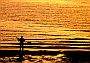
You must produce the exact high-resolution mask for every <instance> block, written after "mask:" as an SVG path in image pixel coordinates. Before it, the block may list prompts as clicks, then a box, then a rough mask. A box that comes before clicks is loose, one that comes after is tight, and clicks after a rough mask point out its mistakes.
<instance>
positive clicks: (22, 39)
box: [18, 36, 25, 51]
mask: <svg viewBox="0 0 90 63" xmlns="http://www.w3.org/2000/svg"><path fill="white" fill-rule="evenodd" d="M18 41H20V51H23V48H24V46H23V45H24V42H25V39H24V38H23V36H21V38H18Z"/></svg>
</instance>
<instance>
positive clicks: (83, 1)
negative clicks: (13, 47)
mask: <svg viewBox="0 0 90 63" xmlns="http://www.w3.org/2000/svg"><path fill="white" fill-rule="evenodd" d="M21 35H23V36H24V37H25V38H34V39H36V38H37V39H39V38H41V39H44V38H45V39H48V38H53V39H54V38H55V39H56V40H54V42H55V41H60V39H57V38H68V39H69V38H71V39H72V38H90V1H89V0H1V2H0V41H16V37H20V36H21ZM50 41H51V42H52V41H53V40H50Z"/></svg>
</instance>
